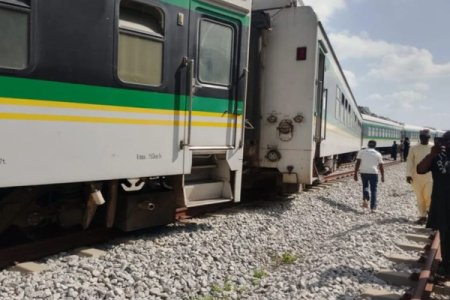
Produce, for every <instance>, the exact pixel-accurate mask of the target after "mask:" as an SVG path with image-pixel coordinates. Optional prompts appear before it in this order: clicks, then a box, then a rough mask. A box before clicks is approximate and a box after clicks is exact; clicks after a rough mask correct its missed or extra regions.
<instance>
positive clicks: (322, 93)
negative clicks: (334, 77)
mask: <svg viewBox="0 0 450 300" xmlns="http://www.w3.org/2000/svg"><path fill="white" fill-rule="evenodd" d="M325 60H326V57H325V53H324V50H322V48H321V47H319V60H318V78H317V93H316V94H317V99H316V108H315V116H316V124H315V125H316V130H315V134H314V136H315V141H316V147H317V149H316V157H319V156H320V143H321V142H322V140H324V139H325V138H326V113H327V96H328V95H327V94H328V91H327V89H325V88H324V80H325V63H326V62H325Z"/></svg>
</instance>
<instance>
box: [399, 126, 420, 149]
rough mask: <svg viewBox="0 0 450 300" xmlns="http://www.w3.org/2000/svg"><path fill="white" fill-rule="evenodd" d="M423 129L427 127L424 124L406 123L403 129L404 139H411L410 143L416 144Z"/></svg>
mask: <svg viewBox="0 0 450 300" xmlns="http://www.w3.org/2000/svg"><path fill="white" fill-rule="evenodd" d="M422 129H425V127H423V126H417V125H411V124H404V125H403V130H402V140H404V139H405V138H408V139H409V143H410V144H411V145H414V144H416V143H419V142H420V139H419V133H420V131H421V130H422Z"/></svg>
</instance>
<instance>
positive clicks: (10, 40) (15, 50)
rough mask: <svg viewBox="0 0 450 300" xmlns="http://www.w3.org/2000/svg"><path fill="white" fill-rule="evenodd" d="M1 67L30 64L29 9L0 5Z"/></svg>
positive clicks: (11, 67)
mask: <svg viewBox="0 0 450 300" xmlns="http://www.w3.org/2000/svg"><path fill="white" fill-rule="evenodd" d="M0 28H1V30H0V68H8V69H18V70H21V69H25V68H26V67H27V66H28V49H29V42H28V36H29V10H28V9H25V8H13V7H10V6H6V5H4V6H0Z"/></svg>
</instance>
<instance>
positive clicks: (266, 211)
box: [234, 197, 295, 216]
mask: <svg viewBox="0 0 450 300" xmlns="http://www.w3.org/2000/svg"><path fill="white" fill-rule="evenodd" d="M294 199H295V197H276V198H273V200H259V201H253V202H248V203H245V204H243V205H239V206H238V207H236V209H235V211H234V212H235V213H239V212H241V211H242V210H244V209H245V210H246V211H248V212H251V213H257V214H262V215H268V216H279V215H282V214H283V213H284V212H285V211H288V210H290V209H291V208H292V205H293V204H292V202H293V200H294Z"/></svg>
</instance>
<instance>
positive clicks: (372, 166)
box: [354, 141, 384, 213]
mask: <svg viewBox="0 0 450 300" xmlns="http://www.w3.org/2000/svg"><path fill="white" fill-rule="evenodd" d="M376 145H377V142H375V141H369V143H368V144H367V147H368V148H367V149H363V150H361V151H359V152H358V155H357V156H356V165H355V174H354V179H355V181H358V171H360V172H361V181H362V183H363V205H362V206H363V207H364V208H367V207H368V206H369V205H368V204H369V203H368V202H369V200H370V210H371V212H373V213H374V212H375V211H376V209H377V185H378V170H380V174H381V182H384V169H383V157H382V156H381V154H380V152H378V151H377V150H375V147H376ZM369 185H370V195H369Z"/></svg>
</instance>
